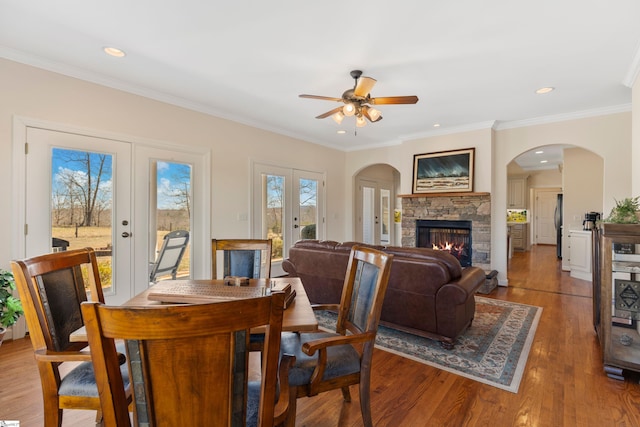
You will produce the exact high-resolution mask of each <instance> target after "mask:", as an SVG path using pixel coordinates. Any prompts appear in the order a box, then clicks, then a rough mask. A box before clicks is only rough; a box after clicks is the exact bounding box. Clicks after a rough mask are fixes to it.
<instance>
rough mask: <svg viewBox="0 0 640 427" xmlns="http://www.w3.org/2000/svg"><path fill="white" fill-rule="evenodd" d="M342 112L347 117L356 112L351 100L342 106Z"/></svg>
mask: <svg viewBox="0 0 640 427" xmlns="http://www.w3.org/2000/svg"><path fill="white" fill-rule="evenodd" d="M342 113H343V114H344V115H345V116H347V117H351V116H353V115H354V114H356V106H355V105H354V104H353V103H352V102H348V103H346V104H344V107H342Z"/></svg>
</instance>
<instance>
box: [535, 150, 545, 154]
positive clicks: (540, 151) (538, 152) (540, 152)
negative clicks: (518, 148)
mask: <svg viewBox="0 0 640 427" xmlns="http://www.w3.org/2000/svg"><path fill="white" fill-rule="evenodd" d="M542 153H544V151H542V150H538V151H536V154H542Z"/></svg>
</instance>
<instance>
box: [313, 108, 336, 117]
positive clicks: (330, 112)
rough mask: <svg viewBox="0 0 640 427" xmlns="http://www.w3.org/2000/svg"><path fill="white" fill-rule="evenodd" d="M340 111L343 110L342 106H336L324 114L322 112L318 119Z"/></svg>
mask: <svg viewBox="0 0 640 427" xmlns="http://www.w3.org/2000/svg"><path fill="white" fill-rule="evenodd" d="M338 111H342V107H338V108H334V109H333V110H331V111H327V112H326V113H324V114H320V115H319V116H317V117H316V119H325V118H327V117H329V116H331V115H333V114H335V113H337V112H338Z"/></svg>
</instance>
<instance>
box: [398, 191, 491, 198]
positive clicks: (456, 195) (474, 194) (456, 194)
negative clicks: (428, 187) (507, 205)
mask: <svg viewBox="0 0 640 427" xmlns="http://www.w3.org/2000/svg"><path fill="white" fill-rule="evenodd" d="M490 194H491V193H469V192H457V193H418V194H400V195H398V197H406V198H413V197H473V196H478V197H481V196H488V195H490Z"/></svg>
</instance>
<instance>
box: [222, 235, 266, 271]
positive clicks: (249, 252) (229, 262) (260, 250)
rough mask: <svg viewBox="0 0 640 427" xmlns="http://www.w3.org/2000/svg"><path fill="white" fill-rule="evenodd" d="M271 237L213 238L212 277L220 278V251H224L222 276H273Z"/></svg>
mask: <svg viewBox="0 0 640 427" xmlns="http://www.w3.org/2000/svg"><path fill="white" fill-rule="evenodd" d="M271 245H272V244H271V239H213V240H211V261H212V263H211V267H212V269H211V271H212V273H211V274H212V278H213V279H217V278H218V253H219V252H222V253H223V265H222V276H223V277H221V278H224V277H227V276H238V277H248V278H250V279H259V278H267V279H268V278H269V277H271V248H272V246H271ZM263 265H264V266H263Z"/></svg>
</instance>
